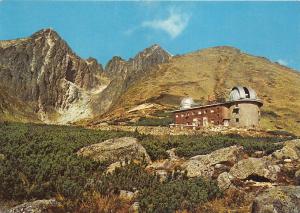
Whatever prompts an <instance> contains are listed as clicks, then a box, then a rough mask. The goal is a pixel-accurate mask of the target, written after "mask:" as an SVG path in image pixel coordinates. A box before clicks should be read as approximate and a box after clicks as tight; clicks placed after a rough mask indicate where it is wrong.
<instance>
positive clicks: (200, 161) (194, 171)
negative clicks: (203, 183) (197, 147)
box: [182, 146, 243, 177]
mask: <svg viewBox="0 0 300 213" xmlns="http://www.w3.org/2000/svg"><path fill="white" fill-rule="evenodd" d="M242 155H243V147H240V146H230V147H226V148H223V149H218V150H216V151H214V152H212V153H210V154H207V155H197V156H194V157H192V158H190V159H189V160H188V161H187V162H186V163H184V164H183V165H182V168H183V169H185V170H186V171H187V176H188V177H198V176H204V177H211V176H212V175H213V172H214V169H215V168H214V166H215V165H216V164H224V163H225V164H234V163H236V162H237V161H238V160H240V159H241V158H242Z"/></svg>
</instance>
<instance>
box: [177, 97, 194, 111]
mask: <svg viewBox="0 0 300 213" xmlns="http://www.w3.org/2000/svg"><path fill="white" fill-rule="evenodd" d="M194 104H195V102H194V100H193V99H192V98H190V97H186V98H183V99H182V100H181V103H180V109H189V108H191V107H192V106H193V105H194Z"/></svg>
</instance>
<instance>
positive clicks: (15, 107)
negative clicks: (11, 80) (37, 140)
mask: <svg viewBox="0 0 300 213" xmlns="http://www.w3.org/2000/svg"><path fill="white" fill-rule="evenodd" d="M0 121H19V122H37V123H39V122H41V121H40V120H39V119H38V116H37V114H35V113H34V110H33V107H32V106H30V104H27V103H24V102H22V101H20V100H18V99H17V98H16V97H12V96H10V95H9V94H8V93H7V92H6V91H5V89H3V88H1V87H0Z"/></svg>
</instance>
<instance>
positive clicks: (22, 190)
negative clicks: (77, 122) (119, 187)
mask: <svg viewBox="0 0 300 213" xmlns="http://www.w3.org/2000/svg"><path fill="white" fill-rule="evenodd" d="M126 134H128V133H124V132H103V131H102V132H100V131H94V130H87V129H83V128H76V127H66V126H51V125H36V124H18V123H11V124H8V125H1V126H0V153H1V154H3V155H4V156H5V160H1V161H0V180H1V182H0V198H2V199H16V200H20V199H31V198H45V197H51V196H53V195H55V194H58V193H59V194H62V195H63V196H66V197H79V196H80V195H81V194H82V193H83V191H84V187H85V185H86V182H87V179H88V178H92V177H95V176H97V175H99V174H101V173H102V171H103V170H104V168H105V167H104V166H105V165H102V164H100V163H97V162H94V161H92V160H90V159H87V158H82V157H78V156H77V155H76V151H77V150H78V149H80V148H81V147H83V146H86V145H89V144H92V143H98V142H101V141H103V140H106V139H109V138H113V137H118V136H125V135H126Z"/></svg>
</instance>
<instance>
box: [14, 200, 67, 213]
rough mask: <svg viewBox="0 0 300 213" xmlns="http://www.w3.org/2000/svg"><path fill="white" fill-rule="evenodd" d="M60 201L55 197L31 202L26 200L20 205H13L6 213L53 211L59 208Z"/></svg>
mask: <svg viewBox="0 0 300 213" xmlns="http://www.w3.org/2000/svg"><path fill="white" fill-rule="evenodd" d="M61 206H62V205H61V203H59V202H57V201H56V200H55V199H50V200H36V201H33V202H26V203H23V204H21V205H18V206H15V207H13V208H12V209H10V210H8V213H20V212H22V213H42V212H45V211H47V210H48V211H51V210H52V211H55V210H57V209H59V208H61Z"/></svg>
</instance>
